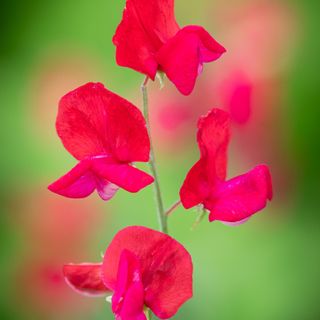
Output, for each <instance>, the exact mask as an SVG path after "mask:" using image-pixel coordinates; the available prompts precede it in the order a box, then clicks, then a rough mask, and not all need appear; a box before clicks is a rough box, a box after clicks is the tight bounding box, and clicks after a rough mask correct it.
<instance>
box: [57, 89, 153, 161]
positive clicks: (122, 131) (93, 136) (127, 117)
mask: <svg viewBox="0 0 320 320" xmlns="http://www.w3.org/2000/svg"><path fill="white" fill-rule="evenodd" d="M56 128H57V132H58V135H59V137H60V138H61V140H62V142H63V145H64V146H65V148H66V149H67V150H68V151H69V152H70V153H71V154H72V155H73V156H74V157H75V158H77V159H79V160H82V159H84V158H86V157H94V156H99V155H109V156H113V157H114V158H116V159H117V160H119V161H123V162H132V161H148V159H149V152H150V142H149V137H148V133H147V129H146V126H145V121H144V118H143V116H142V113H141V112H140V110H139V109H138V108H137V107H135V106H134V105H132V104H131V103H130V102H128V101H127V100H125V99H123V98H121V97H120V96H118V95H116V94H114V93H112V92H111V91H108V90H107V89H106V88H104V86H103V85H102V84H100V83H87V84H86V85H84V86H81V87H79V88H77V89H75V90H74V91H71V92H70V93H68V94H67V95H65V96H64V97H63V98H62V99H61V100H60V104H59V113H58V117H57V122H56Z"/></svg>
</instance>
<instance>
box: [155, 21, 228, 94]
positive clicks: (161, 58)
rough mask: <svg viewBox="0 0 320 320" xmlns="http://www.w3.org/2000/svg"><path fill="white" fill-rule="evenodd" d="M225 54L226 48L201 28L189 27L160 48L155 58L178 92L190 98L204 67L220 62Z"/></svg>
mask: <svg viewBox="0 0 320 320" xmlns="http://www.w3.org/2000/svg"><path fill="white" fill-rule="evenodd" d="M224 52H225V49H224V48H223V47H222V46H221V45H220V44H219V43H218V42H217V41H215V40H214V39H213V38H212V37H211V36H210V35H209V33H208V32H207V31H206V30H204V29H203V28H202V27H198V26H187V27H184V28H183V29H181V30H179V31H178V33H177V34H176V35H175V36H174V37H172V38H171V39H169V40H168V41H167V42H166V43H165V44H164V45H163V46H162V47H161V49H160V50H159V51H158V53H157V56H156V59H157V61H158V63H159V65H160V69H161V70H163V71H164V72H165V73H166V75H167V76H168V78H169V79H170V80H171V81H172V82H173V83H174V84H175V85H176V87H177V89H178V90H179V91H180V92H181V93H182V94H184V95H189V94H190V93H191V92H192V90H193V88H194V86H195V83H196V79H197V76H198V74H199V70H201V69H202V64H203V63H205V62H210V61H214V60H216V59H218V58H219V57H220V56H221V55H222V54H223V53H224Z"/></svg>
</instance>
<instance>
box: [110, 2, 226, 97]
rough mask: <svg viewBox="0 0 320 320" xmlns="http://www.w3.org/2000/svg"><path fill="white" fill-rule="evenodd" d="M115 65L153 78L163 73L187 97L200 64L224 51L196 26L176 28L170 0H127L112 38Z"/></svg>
mask: <svg viewBox="0 0 320 320" xmlns="http://www.w3.org/2000/svg"><path fill="white" fill-rule="evenodd" d="M113 43H114V44H115V46H116V48H117V49H116V60H117V63H118V65H120V66H124V67H129V68H132V69H134V70H136V71H138V72H141V73H143V74H145V75H147V76H148V77H149V78H151V79H152V80H154V79H155V76H156V73H157V71H163V72H164V73H165V74H166V75H167V77H168V78H169V79H170V80H171V81H172V82H173V83H174V84H175V86H176V87H177V89H178V90H179V91H180V92H181V93H182V94H184V95H189V94H190V93H191V92H192V90H193V88H194V86H195V82H196V79H197V76H198V75H199V74H200V73H201V71H202V66H203V64H204V63H207V62H211V61H215V60H217V59H218V58H220V56H221V55H222V54H223V53H224V52H225V51H226V50H225V48H224V47H223V46H221V45H220V44H219V43H218V42H217V41H216V40H215V39H213V38H212V37H211V35H210V34H209V33H208V32H207V31H206V30H205V29H204V28H203V27H200V26H195V25H190V26H186V27H184V28H180V27H179V25H178V24H177V22H176V20H175V16H174V0H127V1H126V7H125V9H124V12H123V17H122V21H121V23H120V24H119V26H118V28H117V30H116V33H115V35H114V37H113Z"/></svg>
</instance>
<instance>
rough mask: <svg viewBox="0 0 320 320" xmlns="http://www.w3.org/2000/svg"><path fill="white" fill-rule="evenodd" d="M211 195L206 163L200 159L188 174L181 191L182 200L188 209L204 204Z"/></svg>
mask: <svg viewBox="0 0 320 320" xmlns="http://www.w3.org/2000/svg"><path fill="white" fill-rule="evenodd" d="M209 193H210V186H209V184H208V181H207V177H206V161H204V160H203V159H200V160H199V161H198V162H197V163H196V164H195V165H194V166H193V167H192V168H191V169H190V171H189V172H188V174H187V176H186V178H185V180H184V182H183V185H182V187H181V189H180V199H181V202H182V205H183V206H184V207H185V208H186V209H189V208H192V207H194V206H196V205H198V204H200V203H202V202H203V201H204V200H205V199H206V198H207V197H208V196H209Z"/></svg>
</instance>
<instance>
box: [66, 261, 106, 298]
mask: <svg viewBox="0 0 320 320" xmlns="http://www.w3.org/2000/svg"><path fill="white" fill-rule="evenodd" d="M63 275H64V278H65V280H66V282H67V284H68V285H69V286H70V287H71V288H72V289H73V290H75V291H76V292H78V293H81V294H84V295H94V296H100V295H105V294H108V293H110V292H111V291H110V290H109V289H108V288H107V287H106V286H105V285H104V283H103V281H102V279H101V263H99V264H94V263H92V264H91V263H83V264H66V265H64V266H63Z"/></svg>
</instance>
